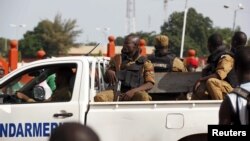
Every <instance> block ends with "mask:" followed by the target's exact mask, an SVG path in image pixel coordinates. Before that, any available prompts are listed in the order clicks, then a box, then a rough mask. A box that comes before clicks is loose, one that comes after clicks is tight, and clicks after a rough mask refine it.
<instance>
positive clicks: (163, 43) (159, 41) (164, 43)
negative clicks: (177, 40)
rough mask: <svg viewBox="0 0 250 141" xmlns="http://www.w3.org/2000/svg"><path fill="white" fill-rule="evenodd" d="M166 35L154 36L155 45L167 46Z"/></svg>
mask: <svg viewBox="0 0 250 141" xmlns="http://www.w3.org/2000/svg"><path fill="white" fill-rule="evenodd" d="M168 41H169V40H168V36H166V35H157V36H156V37H155V46H162V47H164V48H167V47H168Z"/></svg>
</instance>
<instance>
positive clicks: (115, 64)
mask: <svg viewBox="0 0 250 141" xmlns="http://www.w3.org/2000/svg"><path fill="white" fill-rule="evenodd" d="M139 41H140V38H139V37H138V36H136V35H133V34H130V35H128V36H126V37H125V40H124V45H123V48H122V54H121V55H116V56H114V58H112V60H111V61H110V66H109V68H108V70H107V71H106V74H105V81H106V82H108V83H109V84H111V85H116V84H117V83H118V82H120V83H121V87H120V93H121V94H120V95H119V100H121V101H131V100H132V101H150V100H152V98H151V96H150V95H149V94H148V93H147V90H150V89H151V88H152V87H153V86H154V83H155V80H154V67H153V65H152V63H151V62H150V61H149V60H147V58H146V57H144V56H141V55H140V47H139ZM115 97H116V96H115V94H114V93H113V92H112V91H109V92H107V93H99V94H97V95H96V96H95V98H94V99H95V101H96V102H105V101H113V100H114V99H116V98H115Z"/></svg>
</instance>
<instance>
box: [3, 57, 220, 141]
mask: <svg viewBox="0 0 250 141" xmlns="http://www.w3.org/2000/svg"><path fill="white" fill-rule="evenodd" d="M107 60H108V59H106V60H105V59H104V61H103V60H102V58H94V57H63V58H53V59H47V60H41V61H36V62H33V63H29V64H26V65H24V66H22V67H21V68H19V69H18V70H15V71H13V72H11V73H10V74H8V75H7V76H5V77H4V78H2V79H0V85H1V84H2V83H4V82H5V81H7V80H8V79H10V78H11V77H13V76H15V75H17V74H18V73H21V72H22V71H25V70H27V69H30V68H34V67H38V66H43V65H49V64H64V63H76V64H77V73H76V78H75V84H74V90H73V97H72V99H71V101H69V102H57V103H25V104H1V103H0V115H1V118H0V119H1V120H0V135H1V137H0V140H1V141H17V140H20V141H21V140H22V141H23V140H25V141H34V140H36V141H47V139H48V136H46V137H27V135H25V133H26V134H30V133H29V131H30V129H29V127H28V129H27V123H28V125H30V124H33V123H36V124H42V125H41V126H44V128H43V129H41V130H42V131H41V132H42V133H43V134H47V132H49V131H48V130H49V129H48V130H47V128H51V126H56V125H55V123H63V122H68V121H77V122H81V123H82V124H87V125H89V126H90V127H92V128H93V129H94V130H95V131H96V132H97V134H98V135H99V136H100V138H101V140H102V141H177V140H179V139H181V138H183V137H186V136H189V135H193V134H199V133H207V125H209V124H218V111H219V106H220V103H221V101H150V102H107V103H98V102H93V97H94V95H95V94H96V90H95V88H94V87H95V86H94V81H95V80H94V76H95V73H94V71H95V67H96V66H97V67H98V68H100V61H102V63H103V62H104V63H107V62H105V61H107ZM104 67H105V65H104ZM99 71H100V69H99ZM100 79H102V78H100ZM99 85H104V84H102V83H100V82H99ZM101 89H102V87H101ZM62 111H63V112H68V113H72V114H73V116H71V117H68V118H55V117H54V116H53V115H54V114H56V113H60V112H62ZM85 118H86V119H85ZM12 124H15V127H16V128H18V126H19V124H21V125H22V127H23V128H22V129H23V130H25V131H22V132H23V133H24V137H20V136H17V137H4V134H5V132H7V131H3V130H8V129H6V128H5V125H8V126H9V125H11V126H12ZM45 128H46V129H45ZM16 130H17V129H16ZM20 130H21V129H20ZM27 130H28V131H27ZM17 131H18V130H17ZM17 131H16V132H17ZM20 132H21V131H20ZM32 132H33V131H32ZM32 135H35V133H32Z"/></svg>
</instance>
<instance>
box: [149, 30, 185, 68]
mask: <svg viewBox="0 0 250 141" xmlns="http://www.w3.org/2000/svg"><path fill="white" fill-rule="evenodd" d="M168 46H169V39H168V37H167V36H165V35H158V36H156V37H155V54H153V55H150V56H148V59H149V60H150V61H151V62H152V63H153V65H154V69H155V72H186V71H187V69H186V67H185V65H184V63H183V62H182V61H181V60H180V59H179V58H178V57H176V55H175V54H173V53H171V52H170V51H169V50H168Z"/></svg>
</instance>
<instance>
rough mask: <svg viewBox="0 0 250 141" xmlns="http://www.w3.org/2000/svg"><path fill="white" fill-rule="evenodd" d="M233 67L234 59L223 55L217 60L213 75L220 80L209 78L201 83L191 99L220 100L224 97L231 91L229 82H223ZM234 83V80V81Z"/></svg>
mask: <svg viewBox="0 0 250 141" xmlns="http://www.w3.org/2000/svg"><path fill="white" fill-rule="evenodd" d="M233 66H234V58H233V57H231V56H230V55H223V56H221V58H220V59H219V62H218V65H217V67H216V69H215V73H216V74H217V75H218V76H219V78H220V79H217V78H210V79H208V80H207V81H205V82H202V83H201V85H200V86H199V88H198V89H197V91H196V93H195V94H194V95H193V97H192V99H194V100H197V99H213V100H222V99H223V98H224V96H225V95H226V94H227V93H229V92H231V91H232V90H233V88H232V86H231V85H230V84H229V82H227V81H225V78H226V77H227V76H228V74H229V73H230V71H231V70H232V69H233ZM235 81H236V80H235Z"/></svg>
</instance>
